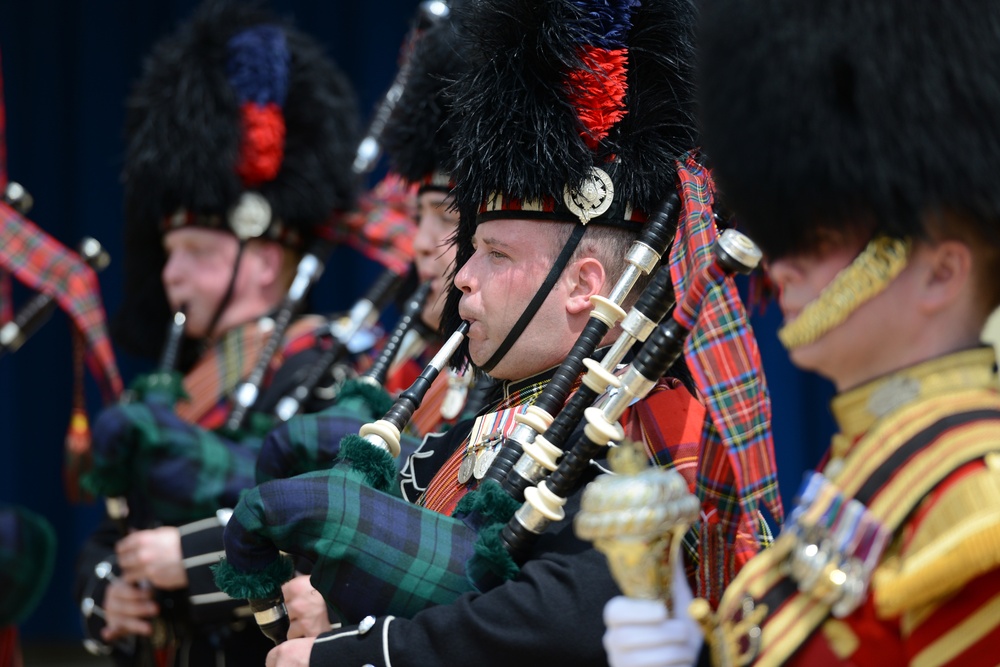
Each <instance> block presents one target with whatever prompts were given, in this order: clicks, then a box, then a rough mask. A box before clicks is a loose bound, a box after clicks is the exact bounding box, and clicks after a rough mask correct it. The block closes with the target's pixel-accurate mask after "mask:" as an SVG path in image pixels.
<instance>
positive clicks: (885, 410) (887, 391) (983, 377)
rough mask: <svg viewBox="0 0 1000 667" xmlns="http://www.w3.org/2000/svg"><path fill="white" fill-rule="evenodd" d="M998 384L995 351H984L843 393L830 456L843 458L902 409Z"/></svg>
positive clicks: (958, 355)
mask: <svg viewBox="0 0 1000 667" xmlns="http://www.w3.org/2000/svg"><path fill="white" fill-rule="evenodd" d="M997 382H998V381H997V372H996V355H995V353H994V350H993V348H992V347H981V348H975V349H972V350H964V351H962V352H955V353H953V354H948V355H945V356H943V357H938V358H937V359H931V360H930V361H925V362H923V363H920V364H917V365H915V366H910V367H909V368H905V369H903V370H901V371H898V372H896V373H892V374H891V375H887V376H884V377H881V378H878V379H876V380H873V381H871V382H868V383H867V384H864V385H861V386H860V387H857V388H855V389H851V390H850V391H847V392H844V393H843V394H840V395H838V396H836V397H834V399H833V402H832V403H831V409H832V410H833V416H834V418H835V419H836V420H837V425H838V426H839V428H840V433H839V434H838V435H837V436H836V437H835V438H834V443H833V451H832V452H831V454H832V455H833V456H834V457H835V458H842V457H843V456H844V454H846V449H847V448H849V447H850V445H851V444H852V443H853V442H854V441H855V439H856V438H857V436H859V435H860V434H862V433H864V432H866V431H868V430H869V429H870V428H871V426H872V424H874V423H875V422H876V421H877V420H878V419H881V418H882V417H884V416H885V415H887V414H889V413H890V412H894V411H896V410H898V409H899V408H902V407H904V406H906V405H909V404H911V403H914V402H916V401H922V400H927V399H929V398H932V397H934V396H938V395H942V394H947V393H950V392H953V391H955V390H957V389H986V388H990V387H993V388H996V387H997V386H998V383H997ZM838 450H840V451H838Z"/></svg>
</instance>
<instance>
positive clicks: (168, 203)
mask: <svg viewBox="0 0 1000 667" xmlns="http://www.w3.org/2000/svg"><path fill="white" fill-rule="evenodd" d="M125 134H126V141H127V152H126V159H125V166H124V170H123V178H124V187H125V223H126V224H125V248H126V252H125V269H124V270H125V295H124V302H123V305H122V308H121V310H120V311H119V312H118V313H117V317H116V322H115V325H116V326H115V332H114V333H115V335H116V340H117V342H118V343H119V344H120V345H121V346H123V347H124V348H125V349H126V350H128V351H129V352H133V353H135V354H139V355H142V356H150V355H155V354H156V353H157V352H158V350H159V348H160V346H161V343H162V341H163V336H164V331H165V327H166V323H167V321H168V319H169V309H168V306H167V301H166V296H165V294H164V290H163V286H162V284H161V280H160V272H161V270H162V267H163V265H164V262H165V255H164V252H163V248H162V240H161V239H162V234H163V233H164V231H166V230H167V229H169V228H173V227H176V226H180V225H188V224H194V225H200V226H207V227H214V228H218V229H223V230H229V231H232V232H233V233H235V234H236V235H237V236H238V237H240V238H241V239H247V238H254V237H260V238H269V239H273V240H276V241H279V242H281V243H283V244H284V245H287V246H289V247H293V248H303V247H305V246H306V245H308V244H309V243H310V241H312V240H313V239H316V238H327V237H329V236H330V232H331V226H332V225H333V224H334V222H335V221H336V215H335V214H336V213H337V212H338V211H344V210H347V209H349V208H350V207H351V206H352V205H353V203H354V198H355V195H356V190H357V186H358V179H357V177H356V175H355V174H354V173H353V172H352V171H351V163H352V161H353V159H354V153H355V150H356V148H357V144H358V141H359V135H360V133H359V130H358V122H357V112H356V102H355V98H354V94H353V91H352V89H351V87H350V85H349V83H348V81H347V79H346V77H345V76H344V75H343V74H342V73H341V72H340V70H339V69H338V68H337V67H336V66H335V65H334V64H333V63H332V62H331V61H330V60H329V59H328V58H327V56H326V55H325V54H324V52H323V49H322V47H321V46H320V45H319V44H318V43H316V42H315V41H314V40H313V39H311V38H310V37H308V36H306V35H304V34H302V33H300V32H297V31H296V30H295V29H293V28H292V27H291V26H289V25H287V24H286V23H284V22H282V21H279V20H277V19H276V18H275V17H274V16H272V15H271V14H269V13H268V12H266V11H264V10H262V9H261V8H259V7H254V6H252V5H251V6H248V5H246V4H240V3H236V2H232V1H229V0H209V2H207V3H206V4H204V5H203V6H202V7H201V8H200V9H199V10H198V11H197V13H196V14H195V16H194V17H193V19H192V20H191V21H190V22H189V23H187V24H185V25H183V26H182V27H181V28H180V29H179V30H178V31H177V32H176V33H175V34H173V35H171V36H169V37H167V38H165V39H163V40H162V41H161V42H160V43H158V44H157V45H156V46H155V48H154V49H153V51H152V54H151V55H150V57H149V58H148V60H147V61H146V63H145V66H144V70H143V74H142V76H141V78H140V79H139V81H138V82H137V84H136V85H135V87H134V89H133V91H132V93H131V95H130V96H129V98H128V102H127V114H126V126H125ZM248 193H252V194H248ZM258 195H259V196H258ZM248 203H249V204H251V205H250V206H249V209H248V208H247V206H246V205H247V204H248ZM253 204H256V206H254V205H253ZM255 208H256V214H253V213H254V209H255ZM247 210H249V211H250V212H251V213H252V214H251V215H250V216H249V222H250V224H249V225H247V222H248V219H247V218H246V217H245V215H244V214H245V213H246V212H247ZM260 211H263V214H261V213H260ZM240 221H242V223H241V222H240Z"/></svg>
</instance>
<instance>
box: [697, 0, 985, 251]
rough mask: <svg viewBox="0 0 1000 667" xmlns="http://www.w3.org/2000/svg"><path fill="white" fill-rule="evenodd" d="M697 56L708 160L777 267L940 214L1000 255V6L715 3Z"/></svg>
mask: <svg viewBox="0 0 1000 667" xmlns="http://www.w3.org/2000/svg"><path fill="white" fill-rule="evenodd" d="M699 53H700V56H699V58H700V61H699V64H698V90H699V106H700V113H701V122H702V132H703V137H704V145H705V149H706V152H707V155H708V156H709V158H710V159H711V161H712V164H713V167H714V173H715V176H716V179H717V183H718V186H719V190H720V192H721V194H722V196H723V197H725V199H726V203H727V204H728V205H729V206H730V207H731V208H732V209H733V210H734V212H735V213H736V215H737V218H738V220H739V221H740V225H741V227H742V228H744V229H745V230H746V231H747V233H748V234H750V235H751V236H752V237H753V238H754V240H755V241H756V242H757V243H758V244H759V245H760V246H761V248H762V249H763V250H764V251H765V252H766V253H767V254H768V255H770V256H772V257H780V256H782V255H786V254H789V253H798V252H802V251H808V250H811V249H814V248H815V247H816V246H817V244H818V243H819V242H820V241H821V240H822V238H823V236H824V234H825V232H830V231H832V232H858V233H862V234H869V235H873V236H874V235H886V236H890V237H894V238H904V237H920V236H921V235H923V234H924V232H925V230H924V227H923V225H922V222H921V214H922V213H926V212H928V211H933V210H942V209H943V210H951V211H954V212H957V213H961V214H965V215H967V216H969V217H970V218H971V219H973V220H976V221H978V222H979V227H981V228H982V231H983V233H984V234H986V235H987V237H988V238H989V237H992V238H994V239H996V240H997V241H996V242H997V243H1000V225H998V221H1000V189H998V188H997V186H996V182H995V180H996V174H997V173H1000V122H998V119H1000V5H998V4H996V3H988V2H987V3H984V2H968V1H964V0H958V1H956V2H949V3H946V4H942V3H938V2H927V1H926V0H878V1H877V2H871V1H868V0H838V2H817V1H808V2H802V1H801V0H754V1H753V2H746V1H744V0H709V1H707V2H704V3H702V21H701V27H700V34H699Z"/></svg>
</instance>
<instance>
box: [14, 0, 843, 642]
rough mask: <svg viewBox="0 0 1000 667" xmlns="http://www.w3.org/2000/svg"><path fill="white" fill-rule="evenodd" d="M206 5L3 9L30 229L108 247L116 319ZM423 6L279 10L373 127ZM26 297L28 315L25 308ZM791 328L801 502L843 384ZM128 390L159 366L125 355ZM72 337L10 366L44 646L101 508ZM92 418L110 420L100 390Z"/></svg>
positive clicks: (354, 284) (786, 425)
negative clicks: (32, 523) (131, 141)
mask: <svg viewBox="0 0 1000 667" xmlns="http://www.w3.org/2000/svg"><path fill="white" fill-rule="evenodd" d="M196 4H197V3H196V1H195V0H157V1H156V2H153V1H149V0H95V1H92V2H90V1H88V2H84V0H72V1H70V0H66V1H64V2H59V1H58V0H30V1H28V0H0V56H2V62H3V83H4V95H5V97H6V108H7V143H8V145H7V149H8V174H9V177H10V178H11V179H12V180H17V181H19V182H21V183H22V184H23V185H25V187H27V188H28V190H29V191H30V192H31V193H32V194H33V195H34V198H35V207H34V209H33V210H32V211H31V213H30V216H29V217H30V218H31V219H32V220H34V221H35V222H36V223H38V224H39V225H41V226H42V227H43V228H45V229H46V230H47V231H48V232H49V233H51V234H52V235H53V236H55V237H56V238H57V239H59V240H60V241H62V242H63V243H64V244H66V245H69V246H71V247H75V246H76V244H77V242H78V241H79V240H80V238H81V237H83V236H85V235H90V236H94V237H95V238H97V239H98V240H100V241H101V242H102V243H103V244H104V245H105V246H106V247H107V248H108V250H109V252H110V254H111V257H112V263H111V266H110V267H109V268H108V269H107V270H105V271H104V272H103V273H102V274H101V276H100V282H101V289H102V295H103V298H104V300H105V305H106V307H107V309H108V311H109V312H114V311H115V309H116V308H117V306H118V304H119V302H120V299H121V261H120V260H121V252H122V250H121V248H122V240H121V224H122V218H121V187H120V183H119V172H120V169H121V163H122V152H123V143H122V139H121V127H122V122H123V104H124V100H125V97H126V94H127V92H128V90H129V87H130V85H131V83H132V81H133V80H134V79H135V78H136V77H137V76H138V74H139V72H140V66H141V62H142V58H143V57H144V55H145V53H146V52H147V51H148V50H149V48H150V47H151V45H152V43H153V42H154V41H155V40H156V39H158V38H159V37H161V36H163V35H164V34H166V33H168V32H170V31H171V30H172V29H173V28H174V26H175V25H176V24H177V22H178V21H180V20H183V19H184V18H186V17H187V16H188V15H189V14H190V13H191V11H192V9H193V8H194V7H195V6H196ZM416 4H417V0H368V1H358V2H353V3H346V2H340V1H338V0H273V1H272V3H271V6H272V7H273V8H275V9H276V10H277V11H278V12H279V13H281V14H283V15H287V16H291V17H292V18H294V20H295V22H296V23H297V24H298V26H299V27H300V28H302V29H303V30H305V31H307V32H310V33H312V34H313V35H314V36H316V37H317V38H319V39H320V40H321V41H322V42H323V43H324V44H325V45H326V46H327V48H328V51H329V53H330V55H331V56H332V57H333V58H334V59H335V60H336V61H337V62H338V63H339V64H340V65H341V67H343V68H344V70H345V71H346V72H347V74H348V75H349V76H350V78H351V79H352V81H353V82H354V85H355V87H356V89H357V92H358V96H359V98H360V101H361V105H362V106H361V108H362V111H363V112H364V113H365V114H368V115H370V113H371V111H372V110H373V109H374V106H375V104H376V103H377V101H378V100H379V99H380V97H381V95H382V93H383V92H384V91H385V89H386V88H387V87H388V86H389V84H390V82H391V80H392V77H393V75H394V74H395V71H396V64H397V57H398V54H399V48H400V45H401V43H402V40H403V36H404V34H405V33H406V30H407V27H408V25H409V22H410V19H411V17H412V16H413V14H414V11H415V8H416ZM331 265H334V266H337V269H338V270H337V271H336V272H331V271H328V272H327V274H326V275H325V276H324V277H323V280H322V281H321V283H320V286H319V289H318V292H317V297H316V298H315V302H314V306H315V308H316V309H317V310H320V311H321V312H326V311H331V310H334V309H337V308H341V307H344V306H346V305H348V304H349V303H350V302H351V301H353V299H355V298H356V297H357V295H359V294H360V293H361V292H362V291H363V289H364V287H365V286H366V285H367V284H368V283H369V282H370V280H371V279H372V277H373V276H374V275H376V274H377V273H378V267H377V266H375V265H374V264H373V263H371V262H369V261H368V260H365V259H364V258H361V257H360V256H358V255H357V254H355V253H353V252H352V251H350V250H347V249H342V250H338V251H337V255H336V256H335V262H333V263H331ZM26 296H27V295H26V293H25V292H24V290H23V289H21V288H19V287H16V288H15V292H14V297H15V302H16V303H17V304H20V303H22V302H23V300H24V298H25V297H26ZM779 319H780V315H779V313H778V312H777V308H775V307H771V308H770V309H769V310H768V311H767V312H765V313H764V314H763V315H757V316H755V317H754V322H755V326H756V327H757V330H758V337H759V338H760V339H761V344H762V348H763V354H764V360H765V369H766V372H767V374H768V378H769V381H770V384H771V388H772V392H773V399H774V404H775V406H776V408H775V419H774V428H775V439H776V442H777V443H778V448H779V454H778V456H779V460H780V461H781V464H782V465H781V484H782V492H783V496H784V498H785V502H786V504H787V503H788V502H789V501H790V497H791V494H793V493H794V491H795V489H796V487H797V486H798V481H799V478H800V477H801V473H802V470H803V469H804V468H807V467H810V466H812V465H814V464H815V462H816V459H817V458H818V456H819V452H821V451H822V449H823V448H824V447H825V443H826V442H827V439H828V437H829V433H830V431H831V428H832V426H831V424H830V419H829V416H828V411H827V408H826V402H827V400H828V398H829V396H830V393H831V391H830V388H829V386H828V385H827V384H826V383H825V382H823V381H820V380H818V379H816V378H814V377H811V376H807V375H804V374H802V373H799V372H798V371H796V370H795V369H794V368H793V367H791V365H790V364H789V362H788V358H787V355H786V354H785V352H784V351H783V350H782V349H781V347H780V346H779V345H778V343H777V340H776V338H775V336H774V330H775V328H776V326H777V324H778V320H779ZM119 363H120V366H121V370H122V373H123V376H124V377H125V379H126V381H128V380H129V379H130V378H131V377H132V376H133V375H134V374H135V373H136V372H138V371H140V370H143V368H144V366H143V365H142V364H141V363H140V362H138V361H137V360H134V359H129V358H127V357H120V358H119ZM70 368H71V358H70V337H69V326H68V324H67V320H66V318H65V317H64V316H63V315H62V314H61V313H57V314H56V316H55V317H54V318H53V320H52V322H50V323H49V324H48V325H46V326H45V327H44V328H43V329H42V330H41V331H40V332H39V333H38V334H36V335H35V336H34V337H33V338H32V339H31V340H30V341H29V342H28V343H27V344H26V345H25V346H24V347H23V348H22V349H21V350H20V351H19V352H18V353H17V354H14V355H8V356H6V357H4V358H3V359H2V360H0V501H2V502H14V503H18V504H21V505H24V506H27V507H29V508H31V509H34V510H35V511H37V512H39V513H41V514H43V515H45V516H46V517H48V519H49V520H50V521H51V522H52V523H53V524H54V526H55V527H56V530H57V533H58V536H59V552H58V558H57V563H56V571H55V573H54V575H53V579H52V583H51V585H50V587H49V589H48V592H47V594H46V596H45V598H44V599H43V601H42V603H41V605H40V606H39V608H38V609H37V610H36V611H35V612H34V614H33V615H32V616H31V617H30V618H29V619H28V621H27V622H26V623H25V624H24V626H23V627H22V631H23V634H24V637H25V639H27V640H29V641H41V640H50V639H52V640H66V639H74V638H76V637H79V635H80V631H79V621H78V613H77V611H76V609H75V606H74V603H73V600H72V596H71V593H70V589H71V585H72V579H73V570H74V566H73V561H74V558H75V555H76V551H77V549H78V547H79V545H80V543H81V541H82V540H83V539H84V538H85V536H86V535H87V534H88V533H89V532H90V530H91V529H92V528H93V527H94V525H95V523H96V522H97V520H98V519H99V517H100V514H101V510H100V507H99V506H98V505H96V504H94V505H83V506H75V505H71V504H70V503H69V502H68V501H67V499H66V497H65V494H64V492H63V484H62V478H61V471H62V456H63V438H64V434H65V430H66V425H67V421H68V418H69V412H70V406H71V395H72V383H71V377H72V376H71V371H70ZM88 383H89V386H88V393H87V399H88V405H89V407H90V408H91V410H92V411H94V410H96V409H98V408H99V407H100V401H99V397H98V395H97V392H96V388H95V387H94V386H93V384H92V382H91V381H90V380H89V379H88Z"/></svg>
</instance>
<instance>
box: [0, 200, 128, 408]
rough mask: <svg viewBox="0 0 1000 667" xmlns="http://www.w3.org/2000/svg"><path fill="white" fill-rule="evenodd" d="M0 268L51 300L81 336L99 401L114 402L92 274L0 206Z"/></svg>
mask: <svg viewBox="0 0 1000 667" xmlns="http://www.w3.org/2000/svg"><path fill="white" fill-rule="evenodd" d="M0 268H2V269H3V270H5V271H9V272H10V273H11V274H12V275H13V276H14V277H15V278H16V279H17V280H18V281H20V282H22V283H24V284H25V285H27V286H28V287H30V288H31V289H33V290H36V291H38V292H43V293H45V294H48V295H50V296H52V297H54V298H55V300H56V302H57V303H58V304H59V307H60V308H62V309H63V311H65V312H66V314H67V315H69V316H70V318H71V319H72V321H73V324H74V325H75V326H76V328H77V329H78V330H79V332H80V333H81V334H82V335H83V338H84V340H85V341H86V348H87V354H86V358H87V364H88V366H89V368H90V371H91V373H92V374H93V376H94V378H95V379H96V380H97V383H98V385H99V386H100V387H101V392H102V394H103V395H104V398H105V400H108V401H111V400H115V399H117V398H118V395H119V394H120V393H121V391H122V380H121V376H120V375H119V373H118V364H117V363H116V362H115V355H114V351H113V350H112V348H111V341H110V339H109V338H108V330H107V319H106V316H105V313H104V304H103V302H102V301H101V295H100V290H99V288H98V284H97V275H96V274H95V273H94V270H93V269H91V268H90V267H89V266H87V265H86V264H84V263H83V261H82V260H81V259H80V258H79V256H77V254H76V253H74V252H72V251H70V250H69V249H67V248H66V247H65V246H63V245H62V244H61V243H59V242H58V241H56V240H55V239H54V238H52V237H51V236H49V235H48V234H46V233H45V232H44V231H42V229H41V228H39V227H38V226H37V225H35V224H34V223H33V222H31V221H30V220H28V219H27V218H25V217H23V216H21V215H20V214H19V213H17V212H16V211H15V210H14V209H12V208H11V207H10V206H8V205H6V204H4V203H2V202H0Z"/></svg>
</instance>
